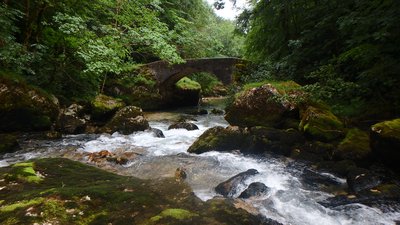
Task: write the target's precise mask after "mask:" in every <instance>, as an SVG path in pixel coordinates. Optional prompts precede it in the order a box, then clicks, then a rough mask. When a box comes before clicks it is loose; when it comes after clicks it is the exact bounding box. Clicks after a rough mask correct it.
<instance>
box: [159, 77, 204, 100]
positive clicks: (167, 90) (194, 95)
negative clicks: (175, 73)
mask: <svg viewBox="0 0 400 225" xmlns="http://www.w3.org/2000/svg"><path fill="white" fill-rule="evenodd" d="M162 93H163V98H164V100H165V102H166V104H167V105H168V106H174V107H176V106H197V105H198V104H199V100H200V97H201V86H200V84H199V83H197V82H196V81H194V80H191V79H189V78H187V77H184V78H182V79H180V80H179V81H178V82H176V83H175V85H174V86H172V87H169V86H166V87H164V88H163V92H162Z"/></svg>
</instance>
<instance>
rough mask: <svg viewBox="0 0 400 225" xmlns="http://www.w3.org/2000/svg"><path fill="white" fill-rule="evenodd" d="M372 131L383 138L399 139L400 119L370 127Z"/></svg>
mask: <svg viewBox="0 0 400 225" xmlns="http://www.w3.org/2000/svg"><path fill="white" fill-rule="evenodd" d="M372 130H373V131H377V132H378V133H379V135H380V136H382V137H385V138H394V139H400V119H395V120H390V121H384V122H381V123H377V124H375V125H373V126H372Z"/></svg>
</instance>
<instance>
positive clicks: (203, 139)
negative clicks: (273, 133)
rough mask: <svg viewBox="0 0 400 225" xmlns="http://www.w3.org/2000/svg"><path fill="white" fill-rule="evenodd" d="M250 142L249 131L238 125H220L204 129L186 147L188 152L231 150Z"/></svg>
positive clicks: (246, 146)
mask: <svg viewBox="0 0 400 225" xmlns="http://www.w3.org/2000/svg"><path fill="white" fill-rule="evenodd" d="M251 143H252V137H251V135H250V133H249V132H248V131H247V130H245V129H241V128H239V127H227V128H223V127H220V126H217V127H213V128H210V129H208V130H206V131H205V132H204V133H203V134H202V135H201V136H200V137H199V138H198V139H197V140H196V141H195V142H194V143H193V144H192V145H191V146H190V147H189V149H188V152H190V153H196V154H201V153H204V152H208V151H213V150H214V151H231V150H237V149H242V148H248V146H250V145H251Z"/></svg>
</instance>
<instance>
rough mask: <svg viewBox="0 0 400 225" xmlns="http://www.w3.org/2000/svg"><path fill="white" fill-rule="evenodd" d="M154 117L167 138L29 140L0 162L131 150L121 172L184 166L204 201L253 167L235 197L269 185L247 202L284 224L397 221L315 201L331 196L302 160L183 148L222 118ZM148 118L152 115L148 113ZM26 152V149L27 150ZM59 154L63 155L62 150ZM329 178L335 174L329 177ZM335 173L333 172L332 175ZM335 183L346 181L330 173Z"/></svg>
mask: <svg viewBox="0 0 400 225" xmlns="http://www.w3.org/2000/svg"><path fill="white" fill-rule="evenodd" d="M158 117H159V118H160V117H161V118H164V120H158V119H153V121H151V122H150V125H151V127H153V128H158V129H160V130H162V131H163V133H164V135H165V138H156V137H154V136H153V134H152V133H150V132H137V133H134V134H131V135H121V134H118V133H115V134H113V135H100V136H99V135H75V136H66V137H64V139H63V140H61V141H37V142H35V141H33V142H30V143H25V144H24V145H23V147H24V148H25V149H24V150H22V151H21V152H18V153H17V154H8V155H5V156H4V157H3V159H2V160H0V166H6V165H9V164H10V163H14V162H16V161H20V160H26V159H30V158H35V157H48V156H57V155H62V152H63V151H65V149H68V148H75V149H77V151H78V152H96V151H100V150H104V149H106V150H108V151H111V152H112V151H116V150H121V149H123V150H132V151H137V152H140V156H139V157H137V158H136V159H135V160H133V161H131V162H129V163H128V164H127V165H125V166H124V168H123V174H125V175H132V176H136V177H139V178H159V177H167V176H174V172H175V170H176V168H178V167H183V168H185V169H186V173H187V179H186V182H188V183H189V184H190V186H191V187H192V188H193V191H194V193H195V194H196V195H197V196H198V197H199V198H201V199H202V200H207V199H210V198H213V197H215V196H218V194H216V193H215V191H214V188H215V187H216V186H217V185H218V184H219V183H221V182H222V181H225V180H227V179H229V178H230V177H232V176H234V175H236V174H238V173H240V172H243V171H246V170H248V169H256V170H258V171H259V174H257V175H255V176H253V177H250V178H249V179H247V180H246V181H245V183H244V184H242V185H241V186H239V187H238V188H237V189H238V190H237V194H236V195H235V196H234V197H237V196H238V195H239V194H240V193H241V192H242V191H243V190H244V189H246V187H247V186H248V185H249V184H250V183H252V182H262V183H264V184H265V185H266V186H268V187H269V188H270V190H271V191H270V192H268V194H267V195H265V196H262V197H259V198H251V199H248V200H245V201H246V202H247V203H249V204H251V205H252V206H253V207H255V208H257V209H258V211H259V212H260V213H262V214H263V215H265V216H266V217H268V218H271V219H274V220H277V221H279V222H281V223H282V224H298V225H303V224H310V225H314V224H322V225H346V224H360V225H366V224H371V225H376V224H395V223H396V222H395V221H396V220H399V219H400V212H399V211H395V210H390V209H387V210H384V209H378V208H372V207H368V206H365V205H362V204H350V205H345V206H339V207H335V208H326V207H324V206H322V205H321V204H319V203H318V202H321V201H323V200H325V199H327V198H329V197H333V194H331V193H328V192H325V191H324V190H318V189H316V188H312V187H309V186H307V185H304V183H303V182H302V181H301V174H302V170H303V169H304V166H306V165H304V164H301V163H297V162H293V161H291V160H289V159H287V158H285V157H277V156H268V155H265V156H244V155H242V154H240V153H222V152H208V153H204V154H201V155H194V154H188V153H187V152H186V150H187V149H188V147H189V146H190V145H191V144H192V143H193V142H194V141H195V140H196V138H197V137H199V136H200V135H201V134H202V133H203V132H204V131H205V130H206V129H208V128H211V127H214V126H227V122H226V121H225V120H224V119H223V117H222V116H217V115H202V116H196V117H195V119H196V120H197V121H193V123H195V124H196V125H197V126H198V127H199V130H195V131H187V130H183V129H176V130H168V129H167V128H168V126H169V125H170V124H171V123H172V122H171V121H169V120H165V117H163V115H161V116H160V115H158ZM149 118H150V120H152V118H153V116H151V115H150V116H149ZM28 151H30V153H26V152H28ZM60 152H61V153H60ZM330 176H333V175H330ZM333 177H334V176H333ZM334 179H336V180H337V181H338V183H343V184H345V180H343V179H341V178H337V177H334Z"/></svg>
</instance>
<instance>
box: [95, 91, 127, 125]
mask: <svg viewBox="0 0 400 225" xmlns="http://www.w3.org/2000/svg"><path fill="white" fill-rule="evenodd" d="M124 106H125V103H124V102H123V101H122V100H121V99H117V98H112V97H109V96H106V95H103V94H99V95H97V96H96V98H95V99H94V100H93V102H92V116H93V117H94V119H100V120H107V119H109V118H110V117H111V116H112V115H113V114H114V113H115V112H116V111H117V110H118V109H120V108H122V107H124Z"/></svg>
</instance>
